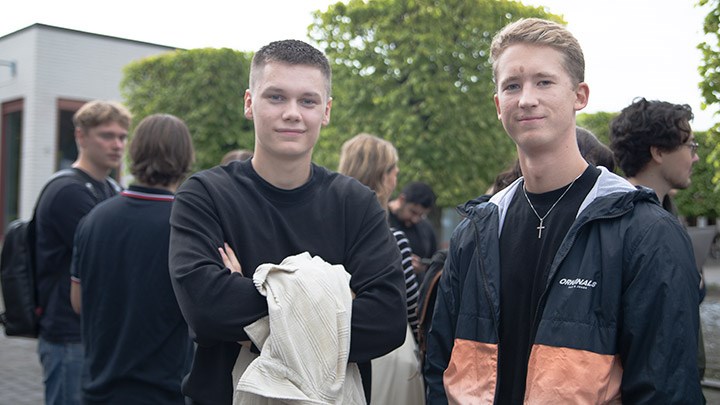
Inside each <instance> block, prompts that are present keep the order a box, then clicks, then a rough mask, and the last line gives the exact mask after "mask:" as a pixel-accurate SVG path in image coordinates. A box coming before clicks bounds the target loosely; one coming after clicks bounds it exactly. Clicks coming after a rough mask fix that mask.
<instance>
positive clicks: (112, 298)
mask: <svg viewBox="0 0 720 405" xmlns="http://www.w3.org/2000/svg"><path fill="white" fill-rule="evenodd" d="M193 160H194V151H193V146H192V139H191V138H190V131H189V130H188V128H187V126H186V125H185V123H184V122H182V121H181V120H180V119H179V118H177V117H174V116H172V115H166V114H155V115H151V116H149V117H146V118H145V119H143V120H142V121H141V122H140V124H139V125H138V126H137V128H136V130H135V134H134V136H133V139H132V143H131V144H130V172H131V173H132V175H133V176H134V182H133V184H132V185H130V188H129V189H128V190H125V191H123V192H122V193H121V194H120V196H119V197H114V198H111V199H109V200H107V201H104V202H102V203H101V204H98V206H97V207H95V208H94V209H93V210H92V211H91V212H90V213H89V214H88V215H87V216H86V217H85V218H83V220H82V221H81V222H80V225H78V229H77V233H76V235H75V250H74V252H73V262H72V285H71V300H72V304H73V308H74V309H75V310H76V312H78V313H82V342H83V347H84V352H85V361H84V365H83V374H82V375H83V378H82V390H83V403H85V404H118V405H120V404H137V403H152V404H184V403H185V398H184V397H183V395H182V394H181V392H180V383H181V381H182V378H183V377H184V376H185V374H186V373H187V371H188V370H189V366H190V361H191V358H192V357H191V356H192V341H191V340H190V335H189V333H188V327H187V324H186V323H185V320H184V319H183V317H182V314H181V313H180V308H179V307H178V304H177V300H176V299H175V294H174V293H173V290H172V285H171V284H170V276H169V273H168V245H169V239H170V210H171V207H172V202H173V199H174V196H173V193H174V192H175V190H176V189H177V187H178V185H179V184H180V182H181V181H182V180H183V179H184V178H185V176H186V175H187V173H188V172H189V171H190V169H191V166H192V163H193Z"/></svg>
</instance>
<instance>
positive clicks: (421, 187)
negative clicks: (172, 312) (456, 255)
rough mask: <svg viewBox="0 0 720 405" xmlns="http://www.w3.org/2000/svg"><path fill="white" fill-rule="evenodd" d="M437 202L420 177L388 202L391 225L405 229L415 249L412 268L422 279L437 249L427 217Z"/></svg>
mask: <svg viewBox="0 0 720 405" xmlns="http://www.w3.org/2000/svg"><path fill="white" fill-rule="evenodd" d="M434 205H435V193H433V191H432V188H430V186H429V185H427V184H426V183H423V182H421V181H412V182H410V183H408V184H406V185H405V187H403V189H402V191H401V192H400V194H399V195H398V196H397V198H395V199H394V200H392V201H390V202H389V203H388V210H389V216H388V220H389V221H390V226H392V227H393V228H395V229H398V230H401V231H403V232H404V233H405V235H406V236H407V238H408V240H409V241H410V247H411V248H412V251H413V268H414V269H415V272H416V274H417V275H418V277H419V278H420V280H422V276H423V274H425V270H427V266H428V263H430V259H431V258H432V256H433V254H435V252H436V251H437V236H436V235H435V230H434V229H433V227H432V224H430V221H428V220H427V215H428V213H430V210H431V209H432V207H433V206H434Z"/></svg>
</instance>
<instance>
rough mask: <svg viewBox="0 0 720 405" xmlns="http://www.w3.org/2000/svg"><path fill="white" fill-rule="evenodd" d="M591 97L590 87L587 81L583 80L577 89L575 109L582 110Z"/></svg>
mask: <svg viewBox="0 0 720 405" xmlns="http://www.w3.org/2000/svg"><path fill="white" fill-rule="evenodd" d="M589 99H590V87H588V85H587V83H585V82H581V83H580V84H578V87H577V90H575V111H580V110H582V109H583V108H585V106H587V104H588V100H589Z"/></svg>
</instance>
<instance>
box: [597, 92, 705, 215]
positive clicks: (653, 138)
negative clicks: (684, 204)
mask: <svg viewBox="0 0 720 405" xmlns="http://www.w3.org/2000/svg"><path fill="white" fill-rule="evenodd" d="M692 119H693V113H692V109H691V108H690V106H689V105H687V104H672V103H668V102H666V101H657V100H653V101H648V100H646V99H645V98H638V99H636V100H635V101H633V102H632V104H630V105H629V106H627V107H625V108H624V109H623V110H622V111H621V112H620V115H618V116H617V117H615V119H613V121H612V122H611V123H610V149H612V151H613V153H614V154H615V160H616V161H617V164H618V166H619V167H620V169H621V170H622V171H623V172H624V173H625V176H626V177H627V179H628V181H630V183H632V184H634V185H642V186H646V187H650V188H651V189H653V190H654V191H655V194H657V196H658V199H659V200H660V201H661V202H662V203H663V206H664V207H665V208H668V207H670V205H669V203H670V201H669V197H668V192H669V191H670V190H671V189H673V188H674V189H679V190H682V189H685V188H688V187H689V186H690V182H691V180H690V175H691V174H692V167H693V165H694V164H695V162H697V161H698V159H699V158H698V154H697V149H698V144H697V142H696V141H695V136H694V135H693V133H692V130H691V128H690V121H692Z"/></svg>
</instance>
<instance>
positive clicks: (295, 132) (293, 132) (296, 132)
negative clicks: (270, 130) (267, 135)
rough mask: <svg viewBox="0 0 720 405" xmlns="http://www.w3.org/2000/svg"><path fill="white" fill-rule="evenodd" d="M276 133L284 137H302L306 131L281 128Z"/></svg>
mask: <svg viewBox="0 0 720 405" xmlns="http://www.w3.org/2000/svg"><path fill="white" fill-rule="evenodd" d="M276 131H277V132H278V133H280V134H283V135H302V134H304V133H305V130H304V129H292V128H280V129H277V130H276Z"/></svg>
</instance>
